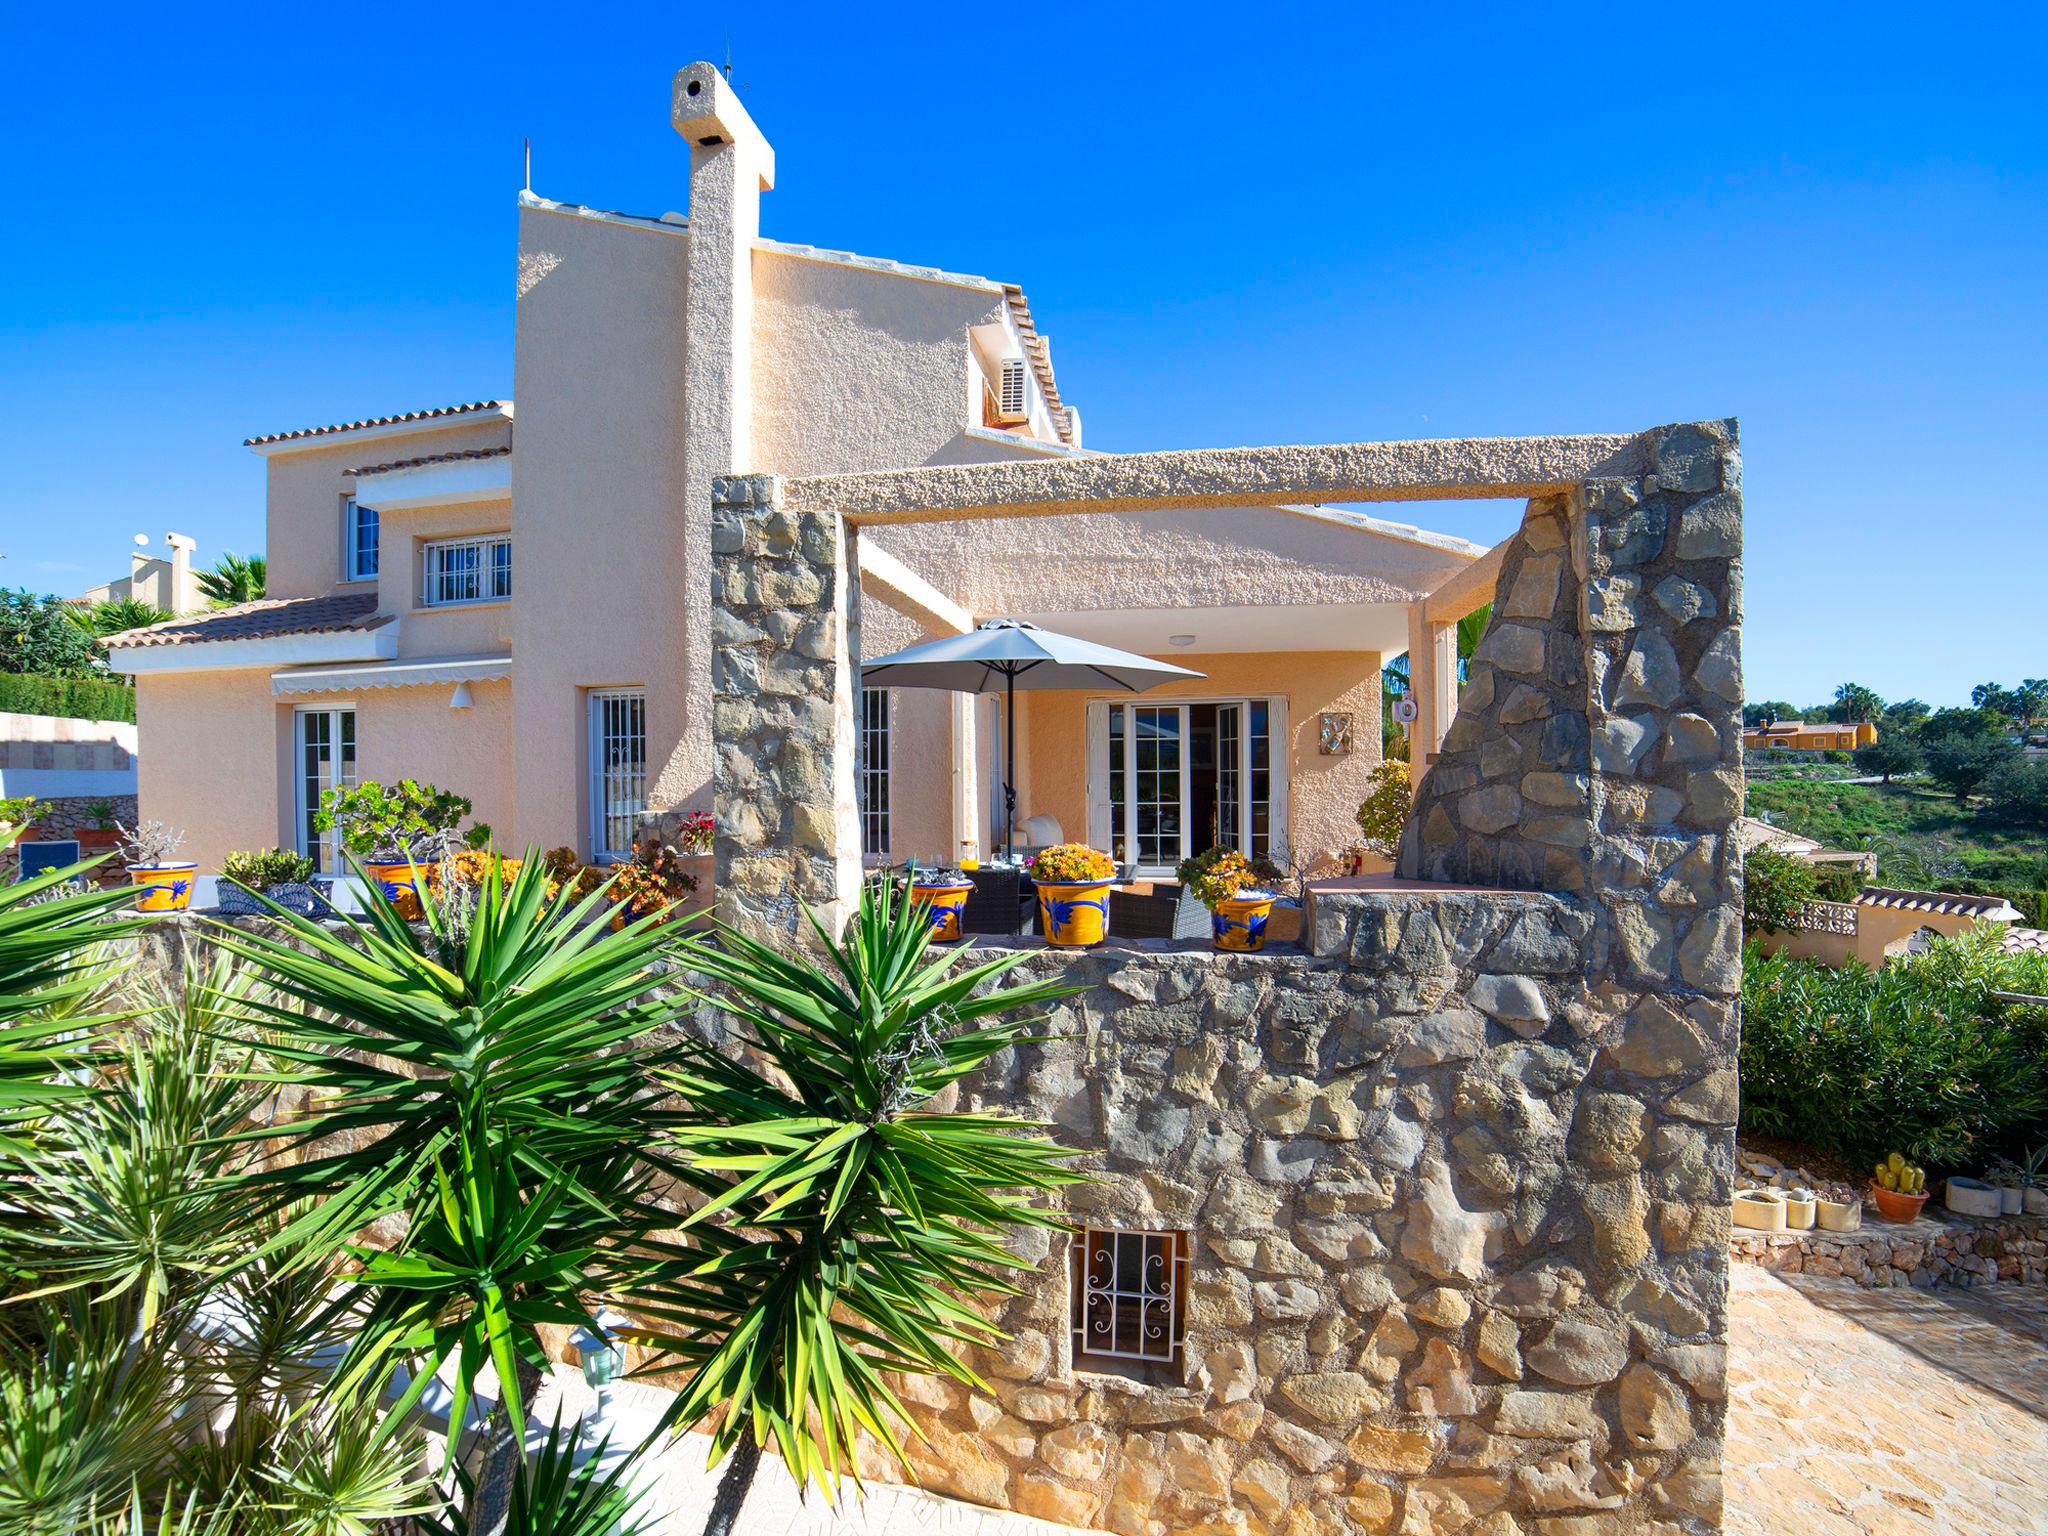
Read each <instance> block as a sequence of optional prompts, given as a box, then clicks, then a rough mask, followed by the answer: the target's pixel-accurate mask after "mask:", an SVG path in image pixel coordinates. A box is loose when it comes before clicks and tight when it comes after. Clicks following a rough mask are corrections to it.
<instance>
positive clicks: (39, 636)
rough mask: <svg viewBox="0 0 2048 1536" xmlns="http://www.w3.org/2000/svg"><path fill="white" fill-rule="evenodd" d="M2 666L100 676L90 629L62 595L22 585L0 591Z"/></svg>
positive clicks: (35, 674)
mask: <svg viewBox="0 0 2048 1536" xmlns="http://www.w3.org/2000/svg"><path fill="white" fill-rule="evenodd" d="M0 672H9V673H14V674H17V675H21V674H26V675H28V676H32V677H103V676H105V675H106V674H105V669H104V668H103V667H102V666H101V665H100V654H99V647H98V645H97V643H96V642H95V641H94V639H93V637H92V633H91V631H90V630H88V629H87V628H86V627H85V626H83V625H81V624H79V623H78V622H77V621H75V620H74V619H73V618H72V617H71V613H70V609H69V608H68V606H67V605H66V604H65V603H64V601H63V600H62V599H61V598H55V597H51V596H49V595H47V594H38V593H35V592H30V591H28V590H27V589H26V588H20V587H18V588H16V589H14V590H13V591H0Z"/></svg>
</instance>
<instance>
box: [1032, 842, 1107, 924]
mask: <svg viewBox="0 0 2048 1536" xmlns="http://www.w3.org/2000/svg"><path fill="white" fill-rule="evenodd" d="M1031 879H1032V881H1033V883H1034V884H1036V885H1037V887H1038V917H1039V923H1040V925H1041V926H1042V927H1043V928H1044V929H1045V941H1046V943H1048V944H1057V945H1059V946H1060V947H1062V948H1064V949H1084V948H1086V947H1087V946H1088V945H1090V944H1100V943H1101V942H1102V936H1103V935H1104V934H1105V933H1107V932H1108V931H1109V888H1110V887H1111V886H1113V885H1115V884H1116V861H1115V860H1113V859H1112V858H1110V856H1109V855H1108V854H1106V853H1104V852H1102V850H1100V849H1099V848H1090V847H1089V846H1088V845H1087V844H1086V843H1057V844H1055V845H1054V846H1052V847H1050V848H1048V849H1046V850H1045V851H1044V852H1043V853H1041V854H1039V855H1038V856H1037V857H1036V858H1034V859H1033V860H1032V861H1031Z"/></svg>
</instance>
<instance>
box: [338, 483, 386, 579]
mask: <svg viewBox="0 0 2048 1536" xmlns="http://www.w3.org/2000/svg"><path fill="white" fill-rule="evenodd" d="M341 543H342V554H341V579H342V580H343V581H375V580H376V579H377V509H376V508H375V507H366V506H364V505H363V504H362V503H361V502H359V501H357V500H356V499H355V497H353V496H347V497H344V498H343V499H342V503H341Z"/></svg>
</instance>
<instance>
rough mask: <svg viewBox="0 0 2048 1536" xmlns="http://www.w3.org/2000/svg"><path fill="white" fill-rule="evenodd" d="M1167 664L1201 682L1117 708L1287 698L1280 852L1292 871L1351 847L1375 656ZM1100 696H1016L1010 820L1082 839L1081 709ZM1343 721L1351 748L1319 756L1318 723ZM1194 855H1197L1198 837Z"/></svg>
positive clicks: (1374, 725) (1375, 722) (1368, 766)
mask: <svg viewBox="0 0 2048 1536" xmlns="http://www.w3.org/2000/svg"><path fill="white" fill-rule="evenodd" d="M1173 660H1174V661H1176V662H1178V663H1179V664H1180V665H1182V666H1187V667H1192V668H1193V669H1194V670H1195V671H1197V672H1201V673H1204V674H1206V675H1205V676H1204V677H1202V678H1200V679H1192V680H1188V681H1185V682H1179V681H1176V682H1173V683H1169V684H1167V685H1165V686H1164V687H1159V688H1153V689H1150V690H1148V691H1147V692H1145V693H1143V694H1140V695H1128V694H1126V695H1122V696H1121V699H1122V702H1126V703H1143V704H1153V703H1171V702H1173V701H1174V700H1176V699H1184V698H1195V699H1217V698H1226V699H1227V698H1239V697H1252V696H1266V697H1270V696H1274V695H1284V696H1285V697H1286V699H1287V735H1288V742H1287V763H1288V779H1289V786H1288V821H1289V840H1290V847H1289V854H1290V857H1291V859H1292V861H1293V862H1294V863H1295V864H1296V865H1297V866H1301V867H1305V868H1306V867H1315V866H1320V865H1321V863H1322V861H1323V860H1324V859H1325V858H1326V856H1328V855H1330V854H1332V853H1334V852H1335V851H1336V850H1338V849H1339V848H1342V847H1344V846H1345V845H1347V844H1349V843H1352V842H1355V841H1357V839H1358V824H1357V822H1356V821H1355V820H1354V819H1353V818H1354V816H1355V814H1356V812H1357V810H1358V806H1359V802H1360V801H1362V800H1363V799H1364V798H1365V792H1366V778H1367V776H1368V775H1369V774H1370V773H1371V772H1372V769H1373V765H1374V764H1375V763H1377V762H1378V761H1379V756H1380V726H1379V719H1380V658H1379V656H1378V655H1377V654H1375V653H1373V652H1370V651H1366V652H1358V651H1321V652H1306V653H1284V654H1283V653H1278V652H1275V653H1272V654H1261V653H1254V654H1247V655H1225V656H1203V655H1182V654H1180V653H1178V652H1176V653H1175V655H1174V657H1173ZM1107 697H1108V695H1107V694H1101V695H1094V694H1088V693H1085V692H1074V693H1064V692H1045V693H1022V694H1019V695H1018V696H1017V721H1018V731H1017V747H1018V753H1017V781H1018V791H1017V812H1018V815H1019V817H1020V818H1022V817H1027V816H1035V815H1049V816H1054V817H1057V818H1058V819H1059V823H1060V827H1061V829H1062V830H1063V831H1065V833H1066V834H1067V836H1068V837H1070V838H1073V839H1076V840H1082V839H1085V838H1086V837H1087V836H1088V754H1087V740H1088V704H1089V702H1090V701H1091V699H1094V698H1107ZM1325 710H1332V711H1338V712H1346V713H1349V714H1350V715H1351V717H1352V722H1351V731H1352V739H1353V740H1354V741H1355V742H1356V743H1357V750H1356V751H1354V752H1352V753H1351V754H1349V755H1348V756H1341V757H1325V756H1324V755H1323V753H1322V745H1321V723H1320V716H1321V715H1322V713H1323V712H1324V711H1325ZM1195 841H1196V845H1197V846H1196V847H1195V848H1194V850H1193V851H1194V852H1196V853H1200V852H1201V851H1202V848H1203V847H1206V846H1207V845H1206V843H1204V842H1203V841H1202V840H1201V839H1200V838H1199V837H1198V838H1197V839H1196V840H1195Z"/></svg>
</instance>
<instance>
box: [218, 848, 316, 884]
mask: <svg viewBox="0 0 2048 1536" xmlns="http://www.w3.org/2000/svg"><path fill="white" fill-rule="evenodd" d="M220 872H221V874H222V875H224V876H225V877H226V878H228V879H230V880H232V881H234V882H235V884H237V885H239V886H244V887H246V888H247V889H249V890H252V891H264V890H268V889H270V888H271V887H272V886H276V885H301V884H303V883H304V882H306V881H307V880H310V879H311V878H312V877H313V861H312V859H310V858H309V857H307V856H306V855H305V854H303V853H299V852H297V851H295V850H293V849H290V848H264V849H260V850H258V851H257V852H254V853H231V854H229V855H228V856H227V857H226V858H225V859H223V860H221V865H220Z"/></svg>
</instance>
